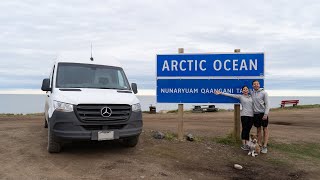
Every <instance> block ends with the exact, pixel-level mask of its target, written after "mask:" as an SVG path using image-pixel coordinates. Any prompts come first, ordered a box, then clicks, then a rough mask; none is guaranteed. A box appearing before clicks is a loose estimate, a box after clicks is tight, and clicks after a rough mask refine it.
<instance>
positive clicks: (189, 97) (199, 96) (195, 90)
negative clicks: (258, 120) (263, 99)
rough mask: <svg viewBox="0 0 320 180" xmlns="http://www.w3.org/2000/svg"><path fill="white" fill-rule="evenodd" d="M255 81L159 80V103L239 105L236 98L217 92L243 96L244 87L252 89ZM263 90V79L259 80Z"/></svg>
mask: <svg viewBox="0 0 320 180" xmlns="http://www.w3.org/2000/svg"><path fill="white" fill-rule="evenodd" d="M253 80H255V79H239V80H238V79H158V80H157V85H158V88H157V102H158V103H239V101H238V100H237V99H235V98H231V97H226V96H223V95H215V94H214V93H213V92H214V91H215V90H220V91H222V92H227V93H231V94H241V88H242V86H244V85H246V86H248V87H249V88H251V87H252V81H253ZM258 81H259V82H260V86H261V88H263V87H264V81H263V79H258Z"/></svg>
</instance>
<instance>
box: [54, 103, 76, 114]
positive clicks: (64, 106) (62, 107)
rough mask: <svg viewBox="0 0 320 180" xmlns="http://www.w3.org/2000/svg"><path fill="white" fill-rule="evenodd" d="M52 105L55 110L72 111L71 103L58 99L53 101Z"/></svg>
mask: <svg viewBox="0 0 320 180" xmlns="http://www.w3.org/2000/svg"><path fill="white" fill-rule="evenodd" d="M53 107H54V109H55V110H57V111H62V112H72V111H73V105H72V104H68V103H64V102H59V101H53Z"/></svg>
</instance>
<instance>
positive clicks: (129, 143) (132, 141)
mask: <svg viewBox="0 0 320 180" xmlns="http://www.w3.org/2000/svg"><path fill="white" fill-rule="evenodd" d="M138 142H139V135H137V136H132V137H127V138H125V139H123V140H122V145H124V146H126V147H135V146H136V145H137V144H138Z"/></svg>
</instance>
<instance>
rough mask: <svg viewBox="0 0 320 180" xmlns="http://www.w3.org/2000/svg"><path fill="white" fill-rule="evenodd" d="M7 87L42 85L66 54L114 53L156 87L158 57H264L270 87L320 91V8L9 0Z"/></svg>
mask: <svg viewBox="0 0 320 180" xmlns="http://www.w3.org/2000/svg"><path fill="white" fill-rule="evenodd" d="M0 8H1V9H2V11H1V12H0V22H1V26H0V27H1V28H0V29H1V34H0V41H1V42H2V43H1V44H0V55H1V60H0V75H1V78H0V84H1V85H0V88H26V87H30V88H37V83H39V82H40V83H41V80H42V78H44V77H47V76H48V75H49V71H50V69H51V65H52V63H53V61H54V59H56V58H57V57H59V56H60V55H61V54H63V53H65V52H71V53H74V54H75V55H78V54H81V53H82V54H83V56H85V57H87V56H89V55H90V44H91V43H93V53H94V55H98V54H100V55H106V57H107V56H111V57H112V58H115V59H117V60H119V61H120V62H121V63H122V65H123V67H124V69H125V71H126V73H127V76H128V78H129V80H130V81H132V82H136V83H138V85H140V86H139V87H142V88H155V58H156V54H172V53H177V50H178V48H180V47H183V48H185V52H186V53H206V52H232V51H233V50H234V49H235V48H240V49H241V51H242V52H257V51H258V52H265V67H266V68H265V69H266V86H268V87H270V88H273V89H277V88H278V89H284V88H295V89H299V87H300V86H302V87H306V88H312V89H320V86H319V85H317V84H320V80H318V79H320V78H319V76H320V75H319V72H318V71H319V70H318V69H320V61H318V47H319V46H320V31H319V30H320V19H319V18H318V16H319V15H320V14H319V12H318V9H319V8H320V3H319V2H318V1H315V0H308V1H303V2H299V1H294V2H293V1H287V0H280V1H275V0H272V1H258V2H255V3H252V1H249V0H244V1H236V0H231V1H210V0H199V1H187V2H186V1H182V0H178V1H170V0H164V1H146V0H135V1H92V2H88V1H85V0H70V1H53V0H52V1H45V2H41V1H33V0H30V1H21V0H12V1H4V2H2V3H1V4H0Z"/></svg>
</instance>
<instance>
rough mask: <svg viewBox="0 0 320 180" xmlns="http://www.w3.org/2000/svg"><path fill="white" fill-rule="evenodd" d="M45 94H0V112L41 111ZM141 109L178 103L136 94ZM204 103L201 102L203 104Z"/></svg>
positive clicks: (316, 100)
mask: <svg viewBox="0 0 320 180" xmlns="http://www.w3.org/2000/svg"><path fill="white" fill-rule="evenodd" d="M45 96H46V95H38V94H36V95H35V94H0V113H13V114H20V113H22V114H28V113H41V112H43V111H44V102H45ZM269 98H270V106H271V108H275V107H280V102H281V100H288V99H299V100H300V102H299V105H307V104H320V96H315V97H303V96H284V97H280V96H270V97H269ZM138 99H139V100H140V102H141V108H142V110H143V111H149V106H150V105H153V106H156V109H157V112H158V111H161V110H175V109H178V104H174V103H156V96H138ZM203 104H205V103H201V105H203ZM193 105H196V104H194V103H193V104H184V109H185V110H188V109H192V107H193ZM214 105H215V106H216V107H217V108H220V109H233V104H218V103H217V104H214Z"/></svg>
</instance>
